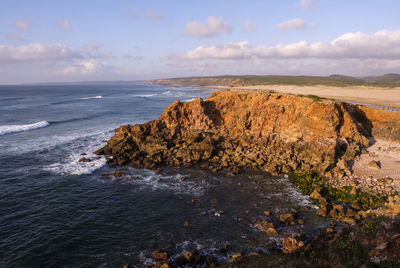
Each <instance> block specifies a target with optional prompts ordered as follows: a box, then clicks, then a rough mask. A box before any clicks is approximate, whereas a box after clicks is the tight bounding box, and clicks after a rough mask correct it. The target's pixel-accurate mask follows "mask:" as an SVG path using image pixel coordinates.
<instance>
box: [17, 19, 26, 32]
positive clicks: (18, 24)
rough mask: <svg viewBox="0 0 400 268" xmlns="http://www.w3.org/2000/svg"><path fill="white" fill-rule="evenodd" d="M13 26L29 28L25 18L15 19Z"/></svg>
mask: <svg viewBox="0 0 400 268" xmlns="http://www.w3.org/2000/svg"><path fill="white" fill-rule="evenodd" d="M14 27H15V28H17V29H19V30H24V31H27V30H29V22H28V21H26V20H16V21H15V22H14Z"/></svg>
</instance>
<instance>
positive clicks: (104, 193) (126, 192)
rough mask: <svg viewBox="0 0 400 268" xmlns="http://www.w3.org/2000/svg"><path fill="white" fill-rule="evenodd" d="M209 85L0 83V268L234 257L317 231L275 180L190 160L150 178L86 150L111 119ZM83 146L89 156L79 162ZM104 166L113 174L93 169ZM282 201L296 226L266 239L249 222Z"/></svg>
mask: <svg viewBox="0 0 400 268" xmlns="http://www.w3.org/2000/svg"><path fill="white" fill-rule="evenodd" d="M211 92H213V90H210V89H203V88H195V87H172V86H150V85H149V86H147V85H130V84H117V85H110V84H107V85H44V86H41V85H35V86H22V85H21V86H0V267H122V265H124V264H126V263H130V264H132V265H133V266H134V267H136V266H137V267H142V266H144V265H151V264H153V263H154V262H153V260H152V259H151V258H150V255H151V253H152V252H153V251H154V250H160V251H166V252H168V255H169V256H170V257H171V258H172V259H173V258H174V257H176V256H178V255H179V254H182V252H185V251H188V250H193V249H197V250H199V251H200V252H201V253H202V254H205V255H209V256H212V257H214V258H216V259H217V260H218V261H220V262H223V261H225V260H227V259H228V258H229V257H230V254H233V253H248V252H252V251H262V252H268V251H269V250H271V249H272V248H274V247H279V243H280V240H281V239H282V237H283V236H284V235H285V234H289V233H293V232H299V233H304V234H306V235H307V236H308V237H310V239H311V238H312V237H313V236H315V235H318V234H319V231H318V228H322V227H323V226H326V224H327V222H326V219H323V218H319V217H318V216H316V215H315V206H314V205H313V204H312V202H311V200H310V199H309V198H308V197H307V196H304V195H302V194H301V193H300V192H299V191H298V190H297V189H295V188H294V187H293V186H292V185H291V184H290V183H289V181H288V179H287V177H286V176H271V175H268V174H265V173H262V172H258V171H251V172H250V171H249V172H245V173H243V174H240V175H237V176H228V175H227V174H226V172H223V171H221V172H217V173H213V172H211V171H208V170H204V169H201V168H198V167H193V168H165V169H163V170H162V172H161V173H157V172H155V171H153V170H146V169H135V168H132V167H128V166H125V167H118V168H112V167H109V166H107V164H106V161H105V159H104V157H100V156H96V155H93V153H92V152H93V151H95V150H96V149H98V148H101V147H102V146H104V145H105V144H106V142H107V140H108V139H109V138H110V137H111V136H112V135H113V131H114V129H115V128H117V127H119V126H120V125H123V124H138V123H144V122H147V121H150V120H154V119H157V118H158V116H159V115H160V113H161V112H162V111H163V109H165V108H166V107H167V106H168V105H169V104H171V103H172V102H173V101H175V100H176V99H179V100H181V101H190V100H193V99H195V98H198V97H201V98H207V96H209V95H210V94H211ZM84 153H85V154H87V155H86V156H85V157H89V158H90V159H91V160H92V161H91V162H88V163H82V162H79V159H80V158H81V157H82V155H81V154H84ZM115 170H121V171H122V172H123V173H124V175H123V176H122V177H120V178H116V177H112V176H111V177H109V178H105V177H103V176H101V174H103V173H112V172H114V171H115ZM292 208H293V209H297V210H299V212H298V213H299V217H301V218H302V219H304V221H305V224H304V225H296V226H280V227H277V230H278V232H279V234H280V236H279V237H272V238H271V237H268V236H267V235H266V234H265V233H263V232H262V231H259V230H257V229H256V228H255V227H254V223H255V221H257V220H262V219H268V220H269V221H276V219H273V218H268V217H267V216H265V215H264V214H263V212H264V211H265V210H269V211H272V212H275V211H279V210H290V209H292ZM221 211H223V212H221ZM238 219H240V220H238ZM185 221H188V222H189V223H190V228H186V227H184V222H185ZM278 222H279V221H278ZM225 246H228V247H227V248H228V250H227V251H225V250H221V248H224V247H225Z"/></svg>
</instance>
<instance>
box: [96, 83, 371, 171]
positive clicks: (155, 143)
mask: <svg viewBox="0 0 400 268" xmlns="http://www.w3.org/2000/svg"><path fill="white" fill-rule="evenodd" d="M371 131H372V124H371V122H370V121H369V119H368V118H367V117H366V116H365V113H364V112H363V111H362V110H360V109H359V108H358V107H357V106H354V105H350V104H345V103H337V102H333V101H329V100H313V99H309V98H304V97H298V96H294V95H282V94H276V93H269V92H255V91H229V90H228V91H220V92H216V93H213V94H212V95H211V96H210V97H209V98H208V99H207V100H206V101H204V100H202V99H200V98H199V99H196V100H194V101H191V102H188V103H182V102H180V101H175V102H174V103H173V104H171V105H170V106H169V107H167V108H166V109H165V110H164V112H163V113H162V114H161V115H160V117H159V118H158V119H157V120H154V121H150V122H148V123H145V124H138V125H134V126H131V125H125V126H121V127H120V128H118V129H116V130H115V135H114V136H113V137H112V138H111V139H110V140H109V141H108V143H107V145H106V146H105V147H104V148H102V149H100V150H98V151H97V152H96V153H97V154H106V155H110V156H112V159H111V160H110V161H111V162H113V163H114V164H117V165H124V164H131V165H133V166H135V167H146V168H157V167H160V166H181V165H182V166H191V165H196V164H199V165H200V166H203V167H208V168H211V169H213V170H218V169H228V170H231V171H233V172H235V171H239V170H243V169H262V170H265V171H267V172H271V173H274V174H276V173H281V172H285V173H286V172H291V171H296V170H304V171H309V172H313V173H317V174H320V175H326V176H343V175H345V174H349V173H350V172H351V171H350V170H351V167H350V164H351V161H352V160H353V159H354V157H355V156H357V155H358V154H360V152H361V150H362V148H363V147H367V146H368V145H369V142H370V140H371Z"/></svg>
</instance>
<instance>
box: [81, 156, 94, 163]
mask: <svg viewBox="0 0 400 268" xmlns="http://www.w3.org/2000/svg"><path fill="white" fill-rule="evenodd" d="M91 161H92V160H90V158H86V157H82V158H80V159H79V160H78V162H83V163H87V162H91Z"/></svg>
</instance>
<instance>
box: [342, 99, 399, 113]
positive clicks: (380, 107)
mask: <svg viewBox="0 0 400 268" xmlns="http://www.w3.org/2000/svg"><path fill="white" fill-rule="evenodd" d="M345 102H346V103H351V104H355V105H361V106H365V107H368V108H372V109H377V110H384V111H391V112H398V113H400V107H394V106H386V105H378V104H371V103H363V102H355V101H345Z"/></svg>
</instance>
